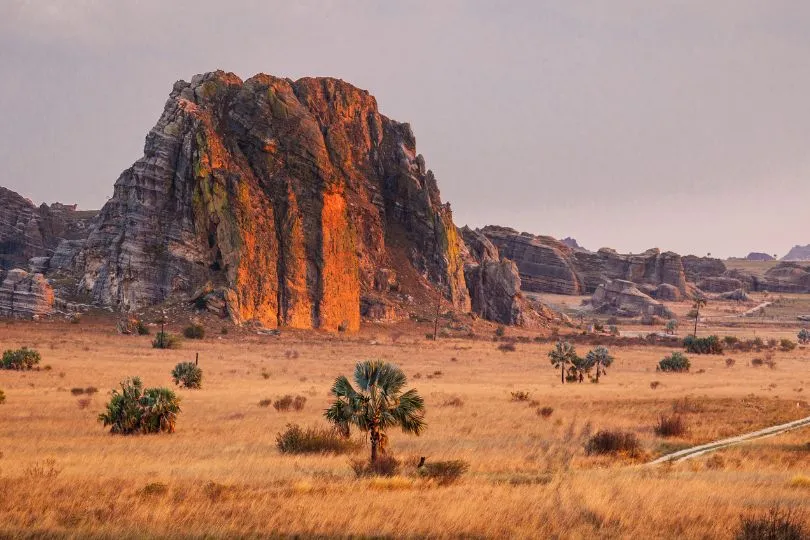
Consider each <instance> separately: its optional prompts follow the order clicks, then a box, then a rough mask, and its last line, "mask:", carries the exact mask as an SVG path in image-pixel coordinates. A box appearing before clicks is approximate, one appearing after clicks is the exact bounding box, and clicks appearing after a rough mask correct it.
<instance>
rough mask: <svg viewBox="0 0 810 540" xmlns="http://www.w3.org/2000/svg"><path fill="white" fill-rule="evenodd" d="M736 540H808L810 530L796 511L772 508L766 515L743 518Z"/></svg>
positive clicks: (741, 518)
mask: <svg viewBox="0 0 810 540" xmlns="http://www.w3.org/2000/svg"><path fill="white" fill-rule="evenodd" d="M735 538H736V540H807V538H810V530H808V529H807V527H806V526H805V524H804V519H803V516H802V515H800V514H799V513H797V512H796V511H795V510H792V509H787V510H783V509H781V508H778V507H776V508H771V509H769V510H768V512H767V513H766V514H765V515H758V516H741V517H740V525H739V527H738V528H737V534H736V535H735Z"/></svg>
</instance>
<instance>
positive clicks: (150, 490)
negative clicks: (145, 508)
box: [138, 482, 169, 497]
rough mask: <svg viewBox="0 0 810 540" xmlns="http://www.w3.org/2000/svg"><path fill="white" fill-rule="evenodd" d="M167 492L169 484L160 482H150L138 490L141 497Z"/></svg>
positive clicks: (156, 495) (155, 495)
mask: <svg viewBox="0 0 810 540" xmlns="http://www.w3.org/2000/svg"><path fill="white" fill-rule="evenodd" d="M168 492H169V486H167V485H166V484H164V483H162V482H150V483H149V484H146V485H145V486H144V487H143V488H142V489H140V490H139V491H138V495H141V496H142V497H158V496H161V495H165V494H167V493H168Z"/></svg>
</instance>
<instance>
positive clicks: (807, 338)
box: [798, 328, 810, 345]
mask: <svg viewBox="0 0 810 540" xmlns="http://www.w3.org/2000/svg"><path fill="white" fill-rule="evenodd" d="M798 338H799V343H801V344H802V345H807V344H808V343H810V330H808V329H807V328H802V329H801V330H799V335H798Z"/></svg>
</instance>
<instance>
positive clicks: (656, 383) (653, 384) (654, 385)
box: [650, 381, 661, 390]
mask: <svg viewBox="0 0 810 540" xmlns="http://www.w3.org/2000/svg"><path fill="white" fill-rule="evenodd" d="M659 386H661V381H651V382H650V388H651V389H652V390H655V389H657V388H658V387H659Z"/></svg>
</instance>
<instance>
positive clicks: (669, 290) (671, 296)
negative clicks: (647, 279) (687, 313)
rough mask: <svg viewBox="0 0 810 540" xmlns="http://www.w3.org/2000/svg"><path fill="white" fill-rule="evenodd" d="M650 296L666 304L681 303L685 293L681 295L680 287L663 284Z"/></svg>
mask: <svg viewBox="0 0 810 540" xmlns="http://www.w3.org/2000/svg"><path fill="white" fill-rule="evenodd" d="M650 296H652V297H653V298H655V299H656V300H662V301H665V302H680V301H681V300H683V297H684V295H683V293H681V291H680V290H679V289H678V287H676V286H675V285H670V284H669V283H662V284H661V285H659V286H658V287H656V288H655V290H654V291H653V293H652V294H651V295H650Z"/></svg>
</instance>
